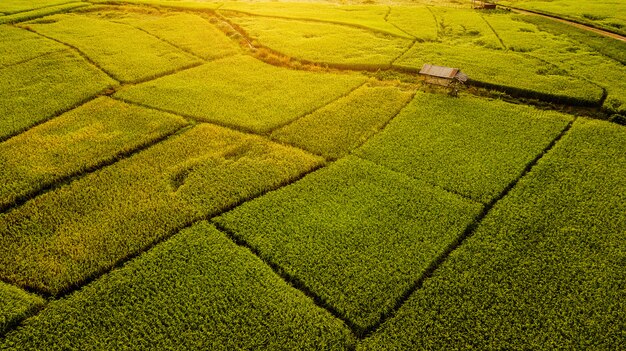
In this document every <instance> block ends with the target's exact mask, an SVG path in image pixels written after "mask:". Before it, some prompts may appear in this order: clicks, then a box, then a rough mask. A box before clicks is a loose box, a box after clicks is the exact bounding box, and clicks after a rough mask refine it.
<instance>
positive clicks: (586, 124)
mask: <svg viewBox="0 0 626 351" xmlns="http://www.w3.org/2000/svg"><path fill="white" fill-rule="evenodd" d="M624 145H626V128H624V127H621V126H618V125H615V124H610V123H607V122H603V121H597V120H596V121H592V120H586V119H579V120H578V121H576V122H575V123H574V125H573V127H572V129H571V130H570V131H569V132H568V133H567V134H566V135H565V136H564V137H563V139H562V140H561V141H559V142H558V143H557V144H556V146H555V147H554V149H553V150H552V151H550V152H549V153H548V154H546V155H545V156H544V157H543V158H542V159H541V160H540V161H539V163H538V164H537V165H536V167H533V168H532V170H531V172H530V173H529V174H528V175H527V176H526V177H524V178H522V180H521V181H520V182H519V184H518V185H517V186H516V187H515V188H514V189H513V190H512V191H511V192H510V193H509V195H507V196H506V197H504V198H503V199H502V201H500V202H498V203H497V204H496V205H495V206H494V208H493V209H492V211H491V212H490V213H489V214H488V215H487V216H486V217H485V219H484V220H483V221H482V222H481V224H480V226H479V227H478V229H477V231H476V233H475V234H474V235H473V236H471V237H470V238H469V239H467V241H466V242H465V243H463V245H461V246H460V247H459V248H458V249H457V250H455V251H454V252H453V253H452V254H451V255H450V256H449V258H448V259H447V260H446V261H445V262H444V263H443V265H442V266H441V267H440V268H439V269H438V270H437V271H435V273H434V275H433V277H432V278H429V279H427V280H426V281H425V282H424V285H423V287H422V288H421V289H419V290H418V291H416V292H415V293H414V294H413V295H412V296H411V297H410V298H409V299H408V301H407V303H406V304H405V305H403V306H402V307H401V308H400V310H399V311H398V313H397V314H396V316H395V317H394V318H392V319H391V320H389V321H388V322H386V323H385V324H383V326H382V327H381V328H380V329H379V330H378V331H377V332H376V333H375V334H373V335H372V336H371V337H370V338H369V339H366V340H365V342H364V343H363V344H362V345H361V346H362V347H360V348H359V349H360V350H363V351H364V350H380V349H381V348H382V349H385V350H405V349H407V348H410V347H411V346H412V345H416V344H417V343H419V345H421V347H423V348H424V349H438V350H439V349H440V350H449V349H457V348H471V349H477V350H486V349H489V350H492V349H493V350H496V349H497V350H502V349H510V350H530V349H532V350H552V349H571V350H582V349H594V350H617V349H621V348H622V346H623V345H624V330H626V318H625V315H624V311H626V290H625V289H624V281H626V270H624V262H626V261H625V260H626V241H625V240H624V233H626V177H624V169H626V156H625V154H624Z"/></svg>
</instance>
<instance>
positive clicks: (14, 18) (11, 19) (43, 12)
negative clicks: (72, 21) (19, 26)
mask: <svg viewBox="0 0 626 351" xmlns="http://www.w3.org/2000/svg"><path fill="white" fill-rule="evenodd" d="M90 5H91V4H90V3H87V2H71V3H68V4H63V5H59V6H53V7H45V8H41V9H36V10H32V11H25V12H19V13H15V14H12V15H7V16H2V17H0V24H3V23H15V22H22V21H28V20H31V19H34V18H39V17H44V16H48V15H52V14H55V13H62V12H68V11H70V10H74V9H77V8H81V7H86V6H90Z"/></svg>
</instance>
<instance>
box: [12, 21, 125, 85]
mask: <svg viewBox="0 0 626 351" xmlns="http://www.w3.org/2000/svg"><path fill="white" fill-rule="evenodd" d="M12 26H14V27H16V28H20V29H24V30H27V31H29V32H32V33H35V34H37V35H39V36H41V37H44V38H46V39H48V40H52V41H55V42H57V43H59V44H61V45H64V46H66V47H68V48H70V49H71V50H73V51H74V52H76V53H77V54H79V55H80V56H81V57H82V58H84V59H85V60H86V61H87V62H89V63H90V64H91V65H92V66H94V67H96V68H97V69H99V70H100V71H102V72H104V74H106V75H107V76H109V78H111V79H113V80H114V81H116V82H117V84H121V81H120V80H119V79H118V78H117V77H115V75H113V74H112V73H111V72H109V71H107V70H106V69H104V68H102V67H101V66H100V65H99V64H97V63H96V62H95V61H94V60H92V59H91V58H90V57H89V56H87V54H85V53H84V52H82V51H81V50H80V49H79V48H77V47H76V46H74V45H72V44H68V43H66V42H63V41H61V40H58V39H55V38H53V37H49V36H47V35H45V34H41V33H39V32H37V31H36V30H34V29H31V28H30V27H28V26H27V25H26V26H24V25H12Z"/></svg>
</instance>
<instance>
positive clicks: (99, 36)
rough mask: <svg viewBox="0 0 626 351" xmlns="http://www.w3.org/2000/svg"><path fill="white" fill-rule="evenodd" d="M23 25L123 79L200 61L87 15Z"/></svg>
mask: <svg viewBox="0 0 626 351" xmlns="http://www.w3.org/2000/svg"><path fill="white" fill-rule="evenodd" d="M24 26H27V27H28V28H30V29H32V30H35V31H37V32H38V33H41V34H44V35H46V36H50V37H53V38H55V39H57V40H60V41H62V42H65V43H68V44H70V45H72V46H74V47H77V48H78V49H79V50H81V52H83V53H84V54H85V55H87V56H88V57H89V58H90V59H92V60H93V61H94V62H96V63H97V64H98V65H99V66H100V67H101V68H102V69H103V70H105V71H106V72H108V73H109V74H111V75H112V76H113V77H114V78H115V79H117V80H119V81H123V82H133V81H139V80H145V79H149V78H152V77H155V76H158V75H161V74H164V73H167V72H171V71H175V70H177V69H180V68H183V67H188V66H190V65H194V64H197V63H199V62H200V61H199V60H198V59H196V58H194V57H193V56H191V55H189V54H187V53H185V52H183V51H180V50H179V49H177V48H176V47H174V46H172V45H170V44H168V43H166V42H163V41H161V40H159V39H157V38H155V37H153V36H151V35H149V34H146V33H144V32H142V31H140V30H138V29H135V28H133V27H131V26H127V25H123V24H118V23H113V22H110V21H106V20H101V19H98V18H93V17H88V16H85V15H78V14H71V15H54V16H50V17H46V18H45V19H43V20H38V21H34V22H29V23H27V24H25V25H24Z"/></svg>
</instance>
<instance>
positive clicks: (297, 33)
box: [229, 15, 411, 67]
mask: <svg viewBox="0 0 626 351" xmlns="http://www.w3.org/2000/svg"><path fill="white" fill-rule="evenodd" d="M229 19H230V20H231V21H233V22H234V23H236V24H237V25H238V26H240V27H241V28H243V29H244V30H245V31H246V33H247V34H248V35H249V36H250V37H252V38H253V39H254V40H255V41H256V42H258V43H260V44H261V45H263V46H266V47H269V48H271V49H274V50H276V51H278V52H280V53H282V54H285V55H288V56H290V57H295V58H298V59H301V60H304V61H308V62H316V63H326V64H335V65H343V66H348V67H360V66H366V65H369V66H382V67H388V66H389V65H390V64H391V63H392V62H393V61H394V60H395V59H396V58H397V57H398V56H400V55H402V53H404V52H405V51H406V50H407V49H408V48H409V46H411V41H410V40H409V39H403V38H398V37H394V36H390V35H387V34H377V33H373V32H371V31H367V30H364V29H360V28H350V27H346V26H339V25H336V24H328V23H318V22H305V21H298V20H285V19H276V18H266V17H251V16H233V15H231V16H229Z"/></svg>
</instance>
